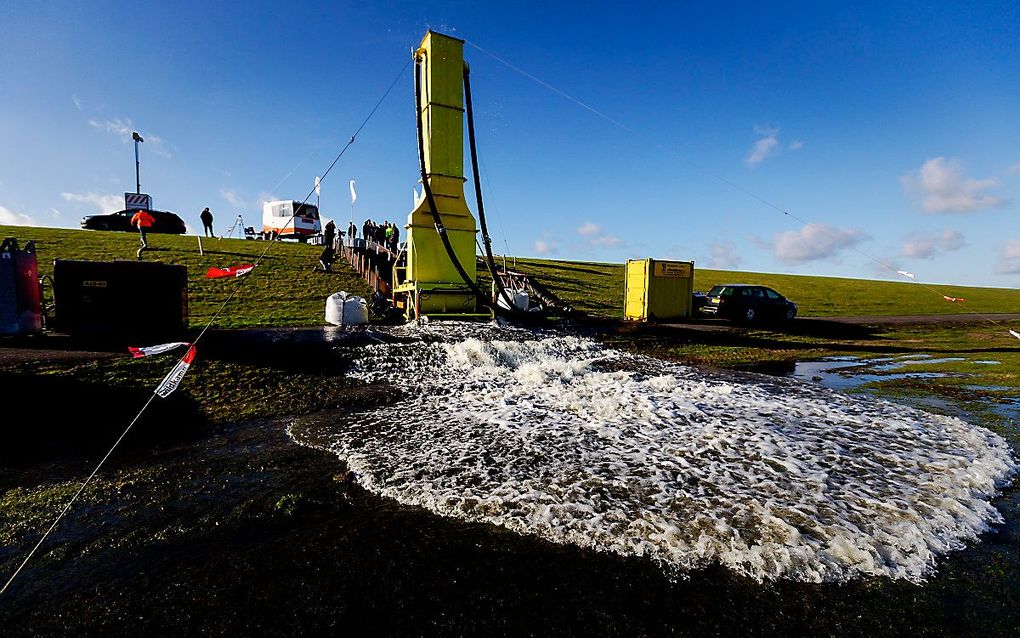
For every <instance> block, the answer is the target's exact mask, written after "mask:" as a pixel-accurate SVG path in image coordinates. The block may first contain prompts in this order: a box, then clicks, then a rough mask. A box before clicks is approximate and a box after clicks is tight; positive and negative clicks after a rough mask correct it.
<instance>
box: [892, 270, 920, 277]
mask: <svg viewBox="0 0 1020 638" xmlns="http://www.w3.org/2000/svg"><path fill="white" fill-rule="evenodd" d="M896 272H897V273H898V274H900V275H903V276H904V277H910V278H911V279H916V277H915V276H914V273H912V272H907V271H906V270H897V271H896Z"/></svg>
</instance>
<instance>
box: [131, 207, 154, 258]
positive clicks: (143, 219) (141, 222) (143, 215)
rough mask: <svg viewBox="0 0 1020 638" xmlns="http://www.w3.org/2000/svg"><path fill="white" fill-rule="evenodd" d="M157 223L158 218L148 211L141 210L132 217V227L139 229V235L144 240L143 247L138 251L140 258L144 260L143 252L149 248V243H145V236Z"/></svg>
mask: <svg viewBox="0 0 1020 638" xmlns="http://www.w3.org/2000/svg"><path fill="white" fill-rule="evenodd" d="M155 222H156V218H155V217H153V216H152V215H150V214H149V213H148V212H147V211H144V210H140V211H138V212H137V213H135V214H134V216H133V217H131V225H132V226H136V227H137V228H138V235H139V237H141V240H142V247H141V248H139V249H138V253H137V255H138V258H139V259H141V258H142V251H143V250H145V249H146V248H148V247H149V243H148V242H147V241H145V234H146V233H147V232H149V229H150V228H152V225H153V224H154V223H155Z"/></svg>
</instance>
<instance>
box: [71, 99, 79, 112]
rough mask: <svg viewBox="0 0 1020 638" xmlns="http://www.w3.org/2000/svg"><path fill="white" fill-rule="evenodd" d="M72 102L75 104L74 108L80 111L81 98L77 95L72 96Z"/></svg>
mask: <svg viewBox="0 0 1020 638" xmlns="http://www.w3.org/2000/svg"><path fill="white" fill-rule="evenodd" d="M71 101H72V102H74V108H76V109H78V110H79V111H80V110H81V98H80V97H78V96H77V95H72V96H71Z"/></svg>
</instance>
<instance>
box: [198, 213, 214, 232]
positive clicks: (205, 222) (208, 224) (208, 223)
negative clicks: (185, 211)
mask: <svg viewBox="0 0 1020 638" xmlns="http://www.w3.org/2000/svg"><path fill="white" fill-rule="evenodd" d="M199 217H200V218H202V227H203V229H204V233H205V235H206V237H215V236H216V233H214V232H213V229H212V213H211V212H209V207H208V206H206V207H205V208H203V209H202V214H201V215H199Z"/></svg>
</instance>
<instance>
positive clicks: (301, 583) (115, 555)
mask: <svg viewBox="0 0 1020 638" xmlns="http://www.w3.org/2000/svg"><path fill="white" fill-rule="evenodd" d="M5 381H6V382H7V384H8V385H7V387H8V389H11V388H13V385H12V384H13V383H14V382H13V381H11V379H10V377H8V378H6V379H5ZM37 381H38V379H35V380H34V381H32V380H22V381H21V382H20V383H21V385H20V386H18V387H17V388H15V389H16V391H17V396H18V397H19V399H20V401H19V404H22V405H32V406H42V407H43V409H42V410H41V411H40V412H36V413H35V414H41V415H43V417H42V418H39V419H36V420H35V421H34V422H33V424H32V425H29V424H28V422H27V421H26V419H28V417H29V416H30V414H32V412H29V411H28V410H25V411H22V412H20V413H17V412H12V413H9V414H14V415H15V416H16V417H17V418H16V420H14V421H8V425H7V426H6V429H7V430H8V432H9V431H10V429H11V428H12V427H13V428H29V427H34V428H39V427H41V428H43V431H46V432H50V433H52V436H60V437H63V436H65V435H67V434H68V433H73V432H77V433H78V436H76V437H71V438H70V439H68V440H72V439H73V440H77V443H75V444H73V445H52V446H48V447H44V448H41V451H40V452H39V454H38V455H37V456H35V457H33V458H23V457H19V456H18V455H17V454H16V453H13V452H12V448H11V447H9V446H8V447H7V449H6V451H5V454H2V455H0V463H2V464H3V466H2V468H0V494H6V495H7V496H5V499H11V498H13V499H17V498H26V499H28V498H30V495H31V494H34V495H35V496H34V498H39V494H40V491H39V490H34V488H36V487H37V486H44V485H45V486H50V487H49V488H48V489H50V491H51V492H52V498H51V499H49V500H47V499H45V498H41V499H40V501H39V502H37V503H30V504H28V505H26V504H25V503H21V507H22V508H27V509H31V508H35V509H36V510H37V512H38V516H37V517H36V519H35V520H36V522H37V524H36V526H35V527H34V528H27V527H26V528H23V527H19V528H17V529H9V530H3V531H4V534H5V535H4V538H6V539H8V540H7V541H5V542H4V543H3V547H2V548H0V574H3V575H4V576H5V577H6V575H7V574H10V573H11V572H12V571H13V569H14V568H15V566H16V565H17V564H18V563H20V561H21V559H22V558H23V557H24V555H25V553H26V552H27V551H28V549H29V548H30V547H31V545H32V544H34V542H35V540H37V539H38V532H39V526H40V525H41V524H42V522H43V521H45V525H48V523H49V521H50V520H51V514H52V512H54V511H55V509H56V508H55V505H57V504H59V503H61V502H63V501H62V500H61V498H66V496H67V491H68V490H73V488H74V487H76V484H77V482H78V481H80V480H81V479H82V478H83V477H84V476H86V475H87V474H88V472H89V471H90V470H91V468H92V467H93V465H94V463H95V461H96V458H97V455H101V453H102V452H103V451H105V445H107V444H108V443H107V442H108V441H109V440H110V438H109V436H108V435H106V434H104V435H103V436H101V437H97V436H96V433H97V432H116V431H119V428H121V427H122V425H123V423H124V420H123V419H122V418H121V416H122V415H120V414H114V415H112V417H111V419H110V422H109V423H92V422H89V421H82V420H81V418H82V417H81V413H82V409H81V405H80V404H77V403H76V402H74V401H69V402H68V401H65V402H61V401H60V396H62V395H65V393H67V392H71V393H78V394H77V395H75V396H77V397H78V400H84V398H83V397H84V396H85V395H83V394H82V389H81V388H74V387H70V386H69V387H66V388H63V389H61V388H60V387H56V386H53V385H50V384H58V385H59V384H61V383H72V382H71V381H66V380H52V381H49V382H46V383H38V382H37ZM87 391H88V392H96V393H98V392H100V390H99V389H97V388H88V389H87ZM117 392H123V393H124V394H117V395H116V396H113V395H107V396H101V395H98V394H97V395H95V396H94V397H93V400H95V401H100V402H103V401H105V402H107V403H108V404H110V405H124V406H137V405H138V399H139V398H140V397H138V396H135V395H134V394H132V393H131V392H128V391H126V390H124V391H117ZM12 396H13V395H12ZM176 396H183V395H176ZM386 400H387V389H386V388H374V387H367V388H352V389H350V390H349V392H348V393H347V395H346V401H347V403H348V405H351V406H365V405H371V404H373V403H377V402H379V401H386ZM124 410H128V408H126V407H125V408H123V409H122V410H121V411H124ZM128 411H130V410H128ZM309 418H311V419H316V418H321V419H330V418H332V417H331V414H330V413H329V412H323V413H320V414H318V415H313V416H305V417H302V418H301V419H297V420H295V419H291V418H286V417H282V418H274V419H257V420H251V421H245V422H235V423H225V424H212V423H207V422H203V419H202V417H201V415H200V414H199V413H198V411H197V410H196V409H195V406H194V405H192V404H190V403H189V402H188V401H187V400H186V399H184V398H180V399H179V400H178V401H177V402H175V403H172V404H167V409H166V410H163V411H162V416H160V417H159V418H153V419H150V420H147V421H145V422H144V423H140V424H139V427H138V428H137V429H136V430H135V431H133V432H132V433H131V434H130V435H129V437H128V439H127V440H126V441H125V444H124V445H123V446H122V447H121V448H119V449H118V451H117V452H116V453H115V455H114V456H113V457H112V458H111V460H110V462H109V465H108V466H107V467H106V468H104V470H103V472H102V473H101V476H100V479H99V480H98V481H97V483H96V484H95V487H94V488H90V490H88V491H87V492H86V493H85V494H84V496H83V497H82V500H81V501H80V502H79V503H78V504H77V505H76V506H75V507H74V508H73V510H72V512H71V513H70V514H69V516H68V517H67V518H66V519H65V520H64V521H63V522H62V523H61V525H60V527H59V528H58V529H57V531H56V532H55V533H54V535H53V536H51V538H50V539H49V540H48V541H47V544H46V546H45V547H44V549H43V550H42V551H41V552H40V553H39V554H38V555H37V556H36V558H35V559H34V561H33V562H32V563H31V564H30V565H29V566H28V567H27V568H26V570H25V571H24V572H23V573H22V574H21V576H20V577H19V579H18V580H17V581H16V582H15V583H14V585H12V587H11V589H10V590H9V591H8V592H7V594H5V595H4V596H3V597H2V598H0V627H3V633H4V634H5V635H68V634H104V635H124V634H131V635H138V634H149V633H152V634H167V633H175V634H179V633H184V632H187V633H210V634H221V633H230V634H235V633H241V632H245V633H253V634H269V633H272V634H297V633H311V632H320V631H329V632H332V633H340V632H344V633H346V632H354V631H359V632H370V633H372V634H470V635H479V634H486V635H490V634H504V635H505V634H513V635H548V634H553V633H555V634H567V635H628V636H630V635H666V634H681V635H704V634H730V633H740V634H752V635H753V634H777V633H782V634H821V635H831V634H840V635H876V634H884V635H892V634H897V635H899V634H906V633H910V634H919V635H946V634H950V635H982V636H994V635H1017V633H1020V557H1018V551H1017V548H1018V547H1020V526H1018V525H1017V524H1016V522H1015V518H1016V516H1015V512H1016V511H1018V510H1020V493H1018V491H1017V489H1016V488H1012V489H1011V490H1009V491H1008V492H1007V493H1006V494H1005V495H1004V496H1003V497H1001V498H1000V499H998V501H997V502H996V505H997V506H998V507H999V508H1000V510H1001V511H1004V512H1012V513H1013V514H1007V518H1011V519H1012V520H1013V522H1012V523H1011V524H1007V525H1006V526H1004V527H1002V528H1001V529H1000V530H999V531H998V532H997V533H993V534H988V535H985V537H984V538H983V539H982V542H981V543H978V544H975V545H972V546H971V547H969V548H968V549H966V550H964V551H960V552H956V553H953V554H952V555H950V556H949V557H947V558H945V559H944V560H943V562H941V563H940V566H939V571H938V575H937V576H936V577H935V578H934V579H932V580H931V581H930V582H929V583H928V584H926V585H923V586H918V585H912V584H909V583H905V582H894V581H889V580H884V579H882V580H864V581H856V582H853V583H848V584H822V585H812V584H800V583H788V582H780V583H765V584H759V583H756V582H753V581H749V580H747V579H744V578H739V577H736V576H734V575H733V574H731V573H730V572H728V571H726V570H724V569H720V568H712V569H708V570H704V571H700V572H696V573H693V574H674V573H670V572H669V570H666V569H663V568H662V567H660V566H658V565H656V564H653V563H651V562H649V561H646V560H643V559H641V558H623V557H619V556H615V555H606V554H599V553H595V552H591V551H587V550H583V549H580V548H576V547H572V546H561V545H555V544H552V543H548V542H544V541H541V540H538V539H535V538H530V537H524V536H520V535H517V534H514V533H510V532H507V531H504V530H502V529H500V528H496V527H492V526H489V525H481V524H470V523H465V522H462V521H456V520H451V519H446V518H441V517H438V516H435V515H432V514H430V513H428V512H426V511H423V510H419V509H416V508H408V507H401V506H397V505H396V504H394V503H393V502H391V501H388V500H385V499H381V498H379V497H377V496H374V495H372V494H370V493H368V492H366V491H364V490H363V489H361V488H360V487H359V486H358V483H357V477H354V476H352V475H350V473H349V472H347V470H346V468H345V467H344V465H343V464H342V463H341V462H340V461H339V460H338V459H337V458H336V457H335V456H333V455H330V454H328V453H325V452H322V451H319V450H315V449H310V448H304V447H300V446H298V445H296V444H294V443H293V442H292V441H291V439H290V438H289V437H288V436H287V434H286V428H287V427H289V426H291V425H294V427H301V423H303V422H306V421H305V420H306V419H309ZM47 428H48V429H47ZM34 438H38V437H37V436H35V437H34ZM96 438H100V439H102V441H103V444H102V445H100V444H99V443H98V442H95V439H96ZM90 441H91V442H92V443H91V444H90V443H89V442H90ZM33 490H34V491H33ZM41 493H42V494H43V495H45V494H46V493H47V492H46V491H45V490H44V491H42V492H41ZM45 525H43V527H44V526H45Z"/></svg>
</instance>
